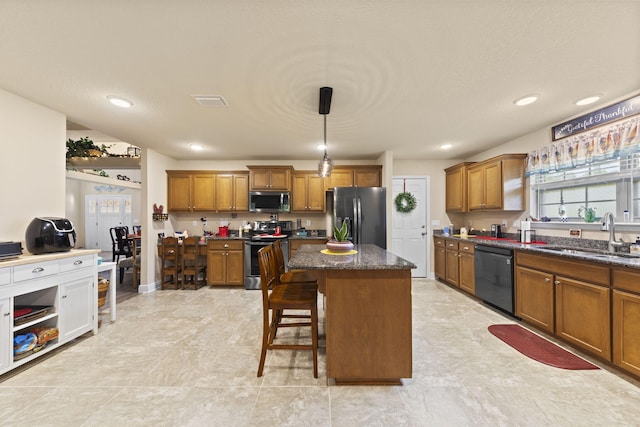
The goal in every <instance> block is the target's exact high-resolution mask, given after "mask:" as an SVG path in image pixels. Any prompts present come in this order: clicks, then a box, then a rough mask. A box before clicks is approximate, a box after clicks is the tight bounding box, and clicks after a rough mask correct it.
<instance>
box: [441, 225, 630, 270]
mask: <svg viewBox="0 0 640 427" xmlns="http://www.w3.org/2000/svg"><path fill="white" fill-rule="evenodd" d="M435 237H443V238H446V239H453V240H457V241H460V242H472V243H473V244H475V245H484V246H494V247H499V248H506V249H512V250H519V251H530V252H532V253H537V254H540V255H551V256H558V257H563V258H572V259H578V260H582V261H590V262H596V263H599V264H607V265H611V266H616V267H630V268H635V269H640V256H636V255H630V254H629V253H620V254H618V255H616V254H612V253H610V252H608V251H607V250H603V249H601V248H599V247H596V246H595V245H593V244H591V243H590V242H588V241H580V240H578V241H576V243H575V244H572V245H566V244H565V245H563V244H557V243H551V242H550V244H545V243H541V244H536V243H533V244H532V243H519V242H516V241H514V240H488V239H486V238H483V237H482V236H481V237H468V238H463V237H457V236H451V235H446V234H435ZM540 240H543V241H544V240H545V239H544V238H543V237H542V238H541V239H540ZM574 240H575V239H574ZM581 243H582V244H581ZM598 243H599V242H598ZM604 244H605V245H606V241H605V242H604ZM561 248H565V249H568V250H570V251H574V252H562V251H560V250H558V249H561Z"/></svg>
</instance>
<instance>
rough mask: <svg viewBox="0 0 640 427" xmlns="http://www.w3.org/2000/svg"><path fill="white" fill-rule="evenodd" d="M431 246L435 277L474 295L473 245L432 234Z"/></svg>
mask: <svg viewBox="0 0 640 427" xmlns="http://www.w3.org/2000/svg"><path fill="white" fill-rule="evenodd" d="M433 246H434V248H435V253H434V274H435V276H436V278H438V279H440V280H442V281H444V282H447V283H449V284H451V285H453V286H456V287H459V288H460V289H462V290H464V291H465V292H468V293H470V294H472V295H475V292H476V277H475V261H474V253H475V245H474V244H472V243H470V242H466V241H459V240H457V239H449V238H446V237H435V236H434V238H433Z"/></svg>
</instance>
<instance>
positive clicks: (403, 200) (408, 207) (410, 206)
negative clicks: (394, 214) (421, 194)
mask: <svg viewBox="0 0 640 427" xmlns="http://www.w3.org/2000/svg"><path fill="white" fill-rule="evenodd" d="M394 203H395V204H396V210H397V211H398V212H402V213H409V212H411V211H412V210H414V209H415V208H416V204H417V203H416V198H415V197H414V196H413V194H411V193H409V192H407V191H404V192H402V193H400V194H398V195H397V196H396V198H395V200H394Z"/></svg>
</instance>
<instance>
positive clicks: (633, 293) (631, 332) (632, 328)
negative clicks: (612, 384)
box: [612, 268, 640, 377]
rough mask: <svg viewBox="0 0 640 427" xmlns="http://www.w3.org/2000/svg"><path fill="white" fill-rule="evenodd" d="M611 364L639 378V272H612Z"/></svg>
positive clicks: (627, 270)
mask: <svg viewBox="0 0 640 427" xmlns="http://www.w3.org/2000/svg"><path fill="white" fill-rule="evenodd" d="M612 284H613V296H612V298H613V304H612V330H613V331H612V334H613V340H612V342H613V349H612V350H613V351H612V353H613V354H612V360H613V363H614V364H615V365H616V366H618V367H620V368H622V369H624V370H625V371H627V372H630V373H632V374H634V375H636V376H639V377H640V271H638V270H631V269H624V268H616V269H613V271H612Z"/></svg>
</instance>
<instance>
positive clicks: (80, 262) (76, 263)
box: [73, 259, 82, 265]
mask: <svg viewBox="0 0 640 427" xmlns="http://www.w3.org/2000/svg"><path fill="white" fill-rule="evenodd" d="M80 264H82V260H81V259H79V260H77V261H76V262H74V263H73V265H80Z"/></svg>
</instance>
